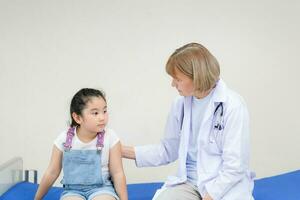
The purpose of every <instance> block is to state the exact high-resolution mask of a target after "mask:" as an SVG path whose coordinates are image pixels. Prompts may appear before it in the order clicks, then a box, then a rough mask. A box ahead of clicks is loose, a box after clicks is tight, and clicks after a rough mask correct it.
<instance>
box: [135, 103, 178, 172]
mask: <svg viewBox="0 0 300 200" xmlns="http://www.w3.org/2000/svg"><path fill="white" fill-rule="evenodd" d="M182 117H183V99H182V98H177V99H176V100H175V102H174V103H173V104H172V108H171V111H170V112H169V115H168V119H167V123H166V127H165V135H164V138H163V139H162V140H161V142H160V143H159V144H153V145H144V146H136V147H135V148H134V149H135V155H136V166H137V167H150V166H160V165H166V164H168V163H171V162H173V161H175V160H177V158H178V147H179V141H180V130H181V124H182Z"/></svg>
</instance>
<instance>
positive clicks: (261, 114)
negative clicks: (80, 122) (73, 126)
mask: <svg viewBox="0 0 300 200" xmlns="http://www.w3.org/2000/svg"><path fill="white" fill-rule="evenodd" d="M299 10H300V3H299V1H297V0H294V1H293V0H289V1H271V0H254V1H253V0H252V1H250V0H248V1H233V0H232V1H211V0H210V1H204V0H194V1H192V0H189V1H179V0H168V1H159V0H155V1H138V0H136V1H133V0H128V1H121V0H119V1H116V0H111V1H78V0H70V1H66V0H56V1H55V0H47V1H46V0H44V1H39V0H36V1H33V0H31V1H30V0H26V1H21V0H17V1H16V0H0V91H1V93H0V94H1V96H0V127H1V131H0V163H2V162H4V161H6V160H8V159H10V158H11V157H13V156H22V157H23V158H24V164H25V168H30V169H31V168H34V169H38V170H39V174H40V177H41V175H42V173H43V172H44V170H45V169H46V167H47V164H48V161H49V156H50V153H51V152H50V151H51V148H52V143H53V140H54V139H55V138H56V136H57V135H58V134H59V133H60V132H61V131H62V130H63V129H65V128H66V126H67V121H68V119H69V116H68V109H69V102H70V100H71V97H72V96H73V94H74V93H75V92H76V91H77V90H78V89H80V88H82V87H96V88H102V89H104V90H105V92H106V93H107V97H108V106H109V111H110V127H112V128H113V129H115V131H116V132H117V133H118V135H119V136H120V138H121V139H122V142H123V143H126V144H130V145H136V144H139V145H140V144H148V143H154V142H159V140H160V138H161V137H162V135H163V129H164V124H165V121H166V117H167V113H168V110H169V108H170V103H171V101H172V99H173V98H174V97H175V96H176V95H177V94H176V91H175V90H174V89H172V88H171V87H170V78H169V77H168V76H167V74H166V73H165V70H164V65H165V62H166V60H167V58H168V56H169V55H170V54H171V53H172V52H173V51H174V50H175V48H177V47H179V46H181V45H183V44H185V43H188V42H191V41H195V42H200V43H202V44H204V45H205V46H206V47H207V48H208V49H210V50H211V52H212V53H213V54H214V55H215V56H216V57H217V58H218V60H219V62H220V64H221V70H222V78H223V79H224V80H225V81H226V82H227V84H228V85H229V86H230V87H231V88H233V89H235V90H236V91H237V92H239V93H240V94H241V95H242V96H243V97H244V98H245V100H246V102H247V103H248V107H249V110H250V114H251V133H252V138H251V145H252V152H251V153H252V155H251V156H252V159H251V167H252V169H253V170H254V171H256V172H257V175H258V177H263V176H269V175H274V174H278V173H281V172H285V171H289V170H295V169H299V167H300V164H299V157H300V145H299V141H300V126H299V122H300V117H299V113H300V106H299V102H300V94H299V85H300V79H299V75H298V74H299V72H300V70H299V67H300V60H299V55H298V54H299V46H300V39H299V34H300V23H299V19H300V13H299ZM124 162H125V169H126V174H127V178H128V182H149V181H160V180H165V178H166V176H167V175H168V174H170V172H175V170H176V168H175V164H173V165H171V166H166V167H162V168H144V169H137V168H136V167H135V165H134V162H129V161H124Z"/></svg>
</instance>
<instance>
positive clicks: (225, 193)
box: [135, 80, 254, 200]
mask: <svg viewBox="0 0 300 200" xmlns="http://www.w3.org/2000/svg"><path fill="white" fill-rule="evenodd" d="M212 92H213V94H212V98H211V100H210V102H209V105H208V107H207V109H206V111H205V115H204V117H203V121H202V123H201V125H200V131H199V137H198V155H197V173H198V183H197V186H198V191H199V193H200V194H201V196H202V197H203V196H204V195H205V194H206V193H207V192H208V193H209V195H210V196H211V197H212V198H213V200H253V197H252V190H253V185H254V184H253V179H254V173H252V172H250V171H249V143H250V139H249V116H248V111H247V108H246V105H245V103H244V101H243V99H242V98H241V97H240V96H239V95H238V94H236V93H234V92H233V91H231V90H230V89H228V88H227V87H226V85H225V83H224V82H223V81H222V80H219V81H218V83H217V85H216V87H215V89H214V90H213V91H212ZM220 102H223V106H224V117H223V120H224V121H223V122H224V124H223V125H224V129H223V130H221V131H219V132H217V133H216V131H215V129H214V128H213V121H214V118H215V117H214V111H215V109H216V106H217V105H218V103H220ZM191 108H192V97H178V98H176V99H175V101H174V103H173V105H172V108H171V111H170V113H169V116H168V120H167V124H166V129H165V136H164V138H163V139H162V141H161V143H160V144H157V145H145V146H137V147H135V154H136V165H137V166H138V167H146V166H159V165H165V164H168V163H170V162H173V161H175V160H177V159H179V167H178V172H177V174H176V175H175V176H170V177H168V180H167V181H166V183H165V184H164V186H163V187H162V189H161V190H158V192H157V193H159V192H160V191H162V190H163V189H165V188H167V187H171V186H173V185H176V184H180V183H184V182H186V181H187V174H186V173H187V171H186V156H187V151H188V141H189V135H190V132H191V128H190V127H191ZM156 196H157V195H156Z"/></svg>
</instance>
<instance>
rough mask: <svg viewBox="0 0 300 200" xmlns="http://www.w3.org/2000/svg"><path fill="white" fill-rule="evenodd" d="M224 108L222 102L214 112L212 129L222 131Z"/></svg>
mask: <svg viewBox="0 0 300 200" xmlns="http://www.w3.org/2000/svg"><path fill="white" fill-rule="evenodd" d="M223 115H224V107H223V102H220V103H219V104H218V105H217V107H216V109H215V112H214V116H215V120H214V129H216V130H219V131H221V130H223V129H224V120H223V119H224V117H223Z"/></svg>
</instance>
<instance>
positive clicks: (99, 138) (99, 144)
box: [96, 130, 105, 151]
mask: <svg viewBox="0 0 300 200" xmlns="http://www.w3.org/2000/svg"><path fill="white" fill-rule="evenodd" d="M104 134H105V131H104V130H103V131H102V132H98V133H97V144H96V147H97V150H98V151H101V150H102V148H103V147H104Z"/></svg>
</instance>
